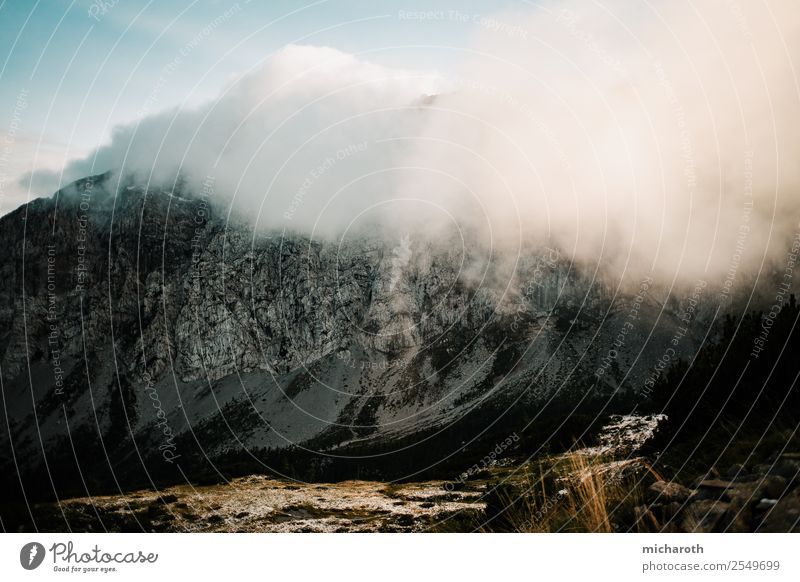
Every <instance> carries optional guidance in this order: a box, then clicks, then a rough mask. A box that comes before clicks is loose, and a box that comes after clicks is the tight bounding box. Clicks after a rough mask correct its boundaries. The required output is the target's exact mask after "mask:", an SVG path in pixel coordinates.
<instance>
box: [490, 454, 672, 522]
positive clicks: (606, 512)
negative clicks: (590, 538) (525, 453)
mask: <svg viewBox="0 0 800 582" xmlns="http://www.w3.org/2000/svg"><path fill="white" fill-rule="evenodd" d="M643 478H644V480H645V481H647V484H649V482H650V481H652V480H654V479H658V478H659V477H658V475H657V474H656V473H655V471H653V469H652V468H651V467H650V466H649V465H648V464H647V463H645V462H644V461H643V460H642V459H630V460H624V461H609V460H606V459H603V458H601V457H597V456H591V455H586V454H583V453H581V452H573V453H568V454H566V455H562V456H559V457H556V458H552V459H549V460H545V461H542V462H540V463H539V464H538V465H536V466H533V467H530V468H529V470H528V471H527V472H526V473H525V475H524V476H523V477H521V478H520V479H519V480H518V481H517V482H516V483H514V484H513V486H512V485H506V486H498V487H497V489H496V495H495V496H496V499H495V505H496V506H499V507H500V508H502V512H501V516H500V517H499V519H498V520H496V521H495V523H493V524H491V527H492V528H493V529H494V530H495V531H497V530H498V529H500V530H503V531H517V532H526V533H529V532H559V531H571V532H613V531H619V530H627V529H629V528H631V527H634V524H635V523H636V517H635V512H634V507H635V506H637V505H640V504H641V503H642V496H643V495H642V491H643V487H645V486H646V484H645V483H643Z"/></svg>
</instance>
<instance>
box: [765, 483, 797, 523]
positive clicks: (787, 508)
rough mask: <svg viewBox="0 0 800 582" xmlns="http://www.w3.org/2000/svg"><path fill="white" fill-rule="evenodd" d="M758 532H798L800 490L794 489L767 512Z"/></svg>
mask: <svg viewBox="0 0 800 582" xmlns="http://www.w3.org/2000/svg"><path fill="white" fill-rule="evenodd" d="M758 531H762V532H769V533H798V532H800V489H795V490H794V491H792V492H791V493H789V494H788V495H786V496H785V497H784V498H783V499H779V500H778V503H776V504H775V506H774V507H773V508H772V509H770V510H769V512H768V513H767V515H766V516H765V517H764V520H763V521H762V522H761V525H760V526H759V528H758Z"/></svg>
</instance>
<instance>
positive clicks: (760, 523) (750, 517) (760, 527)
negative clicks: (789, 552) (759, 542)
mask: <svg viewBox="0 0 800 582" xmlns="http://www.w3.org/2000/svg"><path fill="white" fill-rule="evenodd" d="M647 494H648V495H647V503H646V504H645V505H642V506H639V507H637V508H636V510H637V515H638V519H639V526H640V529H642V530H644V531H663V532H697V533H711V532H739V533H741V532H755V531H760V532H772V533H776V532H800V454H797V453H784V454H782V455H780V456H778V457H777V458H775V459H774V460H773V462H772V463H762V464H757V465H754V466H752V467H745V466H742V465H734V466H732V467H730V468H729V469H728V471H727V472H726V474H725V475H724V476H720V475H719V474H718V473H716V472H712V473H711V474H710V475H707V476H705V477H701V478H699V479H697V480H696V481H695V483H694V484H693V487H691V488H689V487H684V486H682V485H679V484H677V483H668V482H665V481H657V482H655V483H653V484H652V485H651V486H650V488H649V489H648V491H647Z"/></svg>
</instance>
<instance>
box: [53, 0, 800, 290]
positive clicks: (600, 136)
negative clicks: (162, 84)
mask: <svg viewBox="0 0 800 582" xmlns="http://www.w3.org/2000/svg"><path fill="white" fill-rule="evenodd" d="M799 11H800V9H798V8H797V7H796V6H795V5H794V3H792V2H790V1H774V2H767V3H765V4H763V5H755V4H754V3H749V2H747V3H745V2H741V3H737V2H736V1H735V0H733V1H719V2H705V3H702V5H697V4H696V3H688V2H652V3H650V4H642V5H635V6H632V5H631V4H630V3H628V2H621V1H616V0H615V1H610V2H604V3H603V4H599V3H596V4H593V5H587V3H583V2H581V3H578V2H559V3H548V4H545V5H542V6H538V7H535V8H530V9H528V10H525V11H517V12H510V13H505V14H498V15H495V16H493V17H491V18H482V19H480V22H479V24H480V26H479V33H478V34H477V35H476V37H475V39H474V43H473V45H472V46H471V47H470V49H469V50H465V51H463V53H462V59H461V63H460V66H459V67H458V69H457V70H456V71H454V72H452V73H450V74H448V76H447V78H442V77H440V76H439V75H437V74H434V73H430V72H425V71H424V70H422V69H424V66H423V67H419V66H414V65H418V63H411V64H410V66H409V69H408V70H395V69H388V68H385V67H381V66H378V65H375V64H372V63H370V62H368V60H367V59H364V58H360V57H356V56H353V55H348V54H345V53H342V52H339V51H336V50H334V49H331V48H320V47H310V46H288V47H286V48H285V49H283V50H282V51H280V52H279V53H277V54H276V55H274V56H273V57H271V58H270V59H269V60H268V61H267V62H266V63H265V65H264V66H263V68H262V69H260V70H259V71H257V72H256V73H253V74H251V75H247V76H244V77H242V78H239V79H237V80H235V81H233V82H232V83H231V84H230V85H229V86H228V87H226V88H224V90H223V91H222V93H221V94H220V96H219V98H218V99H216V100H214V101H213V102H212V103H209V104H207V105H205V106H203V107H200V108H197V109H193V110H171V111H164V112H161V113H158V114H156V115H152V116H149V117H146V118H144V119H142V120H141V121H140V122H139V123H137V124H134V125H129V126H124V127H119V128H117V129H116V130H115V131H114V134H113V136H112V139H111V142H110V143H109V144H108V145H105V146H102V147H100V148H98V150H97V151H96V152H94V153H93V154H92V155H90V156H88V157H87V158H86V159H83V160H80V161H78V162H74V163H72V164H71V165H70V166H69V167H68V168H67V170H66V177H67V178H70V179H73V178H78V177H80V176H82V175H86V174H89V173H92V172H98V171H105V170H107V169H116V170H119V172H120V174H121V175H126V174H134V175H135V176H136V177H137V179H138V180H140V181H147V182H150V183H154V184H157V185H158V186H159V187H161V186H165V187H171V185H172V184H174V183H175V181H176V179H177V176H178V175H179V174H180V175H181V176H182V178H183V179H184V180H185V181H186V184H187V185H188V187H189V188H190V189H193V190H195V191H200V189H201V187H202V184H203V182H204V181H206V180H207V179H208V177H212V178H213V182H214V188H215V191H216V192H217V193H218V202H219V203H220V204H221V205H223V206H225V207H230V208H231V209H232V210H233V211H234V212H235V213H238V214H241V215H243V216H247V217H249V219H251V220H252V221H253V223H254V225H255V226H256V227H257V228H259V229H264V230H272V229H279V230H280V229H284V228H288V229H290V230H297V231H300V232H304V233H312V234H314V235H315V236H349V235H351V234H353V233H356V232H360V230H361V229H367V228H372V229H375V228H380V229H381V231H384V232H385V231H387V230H389V229H394V230H397V231H398V232H405V231H407V230H409V229H410V228H415V229H416V230H418V231H422V232H424V233H427V234H429V235H431V236H437V235H439V234H442V233H444V232H448V233H450V232H452V231H453V230H454V229H460V231H461V233H462V234H463V235H465V236H469V237H475V239H476V241H477V242H478V243H479V244H484V245H492V246H493V247H497V248H498V249H501V250H504V251H507V252H512V251H518V250H519V248H520V247H525V246H527V245H532V244H540V243H546V244H551V245H555V246H558V247H560V248H561V249H562V250H563V251H564V253H565V254H566V255H567V256H571V257H572V258H574V259H577V260H581V261H586V262H597V261H599V262H601V263H602V264H604V265H605V266H607V267H609V268H613V269H614V272H615V273H618V274H619V273H622V272H626V273H628V274H630V275H636V276H638V275H640V274H641V273H643V272H655V273H657V274H659V275H661V276H663V277H665V278H667V279H669V278H670V277H672V276H676V275H677V276H679V277H680V278H681V279H686V280H688V279H692V278H698V277H706V278H707V277H724V276H725V274H726V273H727V272H729V271H730V269H731V266H732V265H738V264H739V262H741V264H742V265H746V266H747V268H750V269H753V268H756V267H758V265H760V262H761V259H762V257H763V256H765V254H766V256H767V257H768V258H770V257H779V256H780V253H781V252H784V250H785V248H786V244H787V242H788V240H789V239H790V238H791V237H792V236H793V234H794V232H795V231H797V230H798V218H799V217H800V212H798V210H799V209H798V205H799V204H800V196H798V186H800V165H799V164H798V163H797V160H798V153H799V151H798V150H799V149H800V148H798V146H799V145H800V116H798V115H797V111H798V110H799V109H798V105H800V97H799V95H800V91H798V80H797V78H796V76H795V64H794V62H793V60H792V57H793V55H797V54H800V34H799V31H798V28H799V24H798V23H800V18H798V16H800V14H798V12H799ZM421 70H422V71H421ZM434 95H435V97H434ZM442 236H443V235H442ZM737 268H738V267H737Z"/></svg>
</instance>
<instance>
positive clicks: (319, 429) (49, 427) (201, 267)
mask: <svg viewBox="0 0 800 582" xmlns="http://www.w3.org/2000/svg"><path fill="white" fill-rule="evenodd" d="M251 222H252V221H248V220H247V219H246V218H242V217H235V216H231V215H229V214H228V213H227V212H226V210H225V209H224V208H219V207H218V206H216V205H215V203H214V202H213V201H212V200H210V199H209V198H208V196H207V195H206V194H205V193H203V192H199V193H198V192H184V191H182V189H181V188H180V187H177V188H175V189H174V190H172V191H167V190H163V189H159V188H153V187H150V188H148V187H146V186H143V185H141V184H138V183H136V182H134V181H131V180H128V181H127V182H126V181H120V182H118V181H117V178H116V177H114V176H112V175H111V174H103V175H98V176H92V177H88V178H85V179H83V180H79V181H77V182H75V183H73V184H71V185H69V186H68V187H66V188H64V189H62V190H60V191H59V192H57V193H56V194H55V195H54V196H53V197H51V198H46V199H37V200H34V201H32V202H30V203H29V204H27V205H25V206H23V207H21V208H19V209H17V210H16V211H14V212H12V213H10V214H8V215H6V216H4V217H2V219H0V244H2V247H3V248H4V249H5V255H4V259H3V261H2V263H1V264H0V269H2V271H1V274H2V276H1V277H0V372H1V373H0V378H2V382H3V384H2V393H3V400H2V407H3V414H2V415H1V416H0V418H2V422H3V425H4V426H3V427H2V430H1V431H0V435H1V436H0V451H2V455H3V456H2V457H0V464H1V465H2V467H0V468H2V469H3V474H4V479H5V481H6V482H7V484H8V486H9V487H12V486H14V487H19V484H20V483H22V484H23V487H24V489H25V491H26V494H27V495H29V496H31V498H36V497H37V496H41V497H53V496H59V495H64V494H72V493H81V494H85V493H86V492H87V491H98V490H108V489H111V490H120V489H127V488H130V487H133V486H141V485H148V484H153V483H156V482H178V481H182V480H185V479H187V478H192V479H212V480H213V479H220V478H223V477H225V476H228V475H230V474H233V473H236V472H248V471H257V470H259V469H263V470H270V471H274V472H277V473H283V474H289V475H293V476H298V477H302V478H315V477H317V476H320V475H323V474H324V475H325V476H326V477H328V478H331V477H333V478H335V477H337V476H341V475H343V474H346V473H347V471H350V470H356V471H363V472H366V474H370V473H369V472H370V471H373V472H376V474H378V473H382V474H383V475H384V476H386V475H389V476H392V477H402V476H408V475H414V474H418V473H420V472H425V471H430V470H434V469H435V468H436V467H442V466H447V465H448V463H459V462H462V463H463V462H471V461H469V459H470V455H478V456H479V457H480V456H482V455H483V452H484V449H486V448H489V449H490V448H491V447H492V446H494V443H495V442H497V441H498V440H501V439H503V438H505V437H507V436H508V435H509V434H512V433H514V432H520V433H522V432H526V433H529V434H530V438H528V439H526V442H527V443H528V444H527V447H528V448H529V450H528V451H526V453H527V452H532V450H533V449H534V448H536V449H539V448H546V447H548V446H549V444H550V443H549V441H550V440H552V439H558V438H560V436H559V435H561V436H563V438H564V439H571V438H576V437H580V436H581V435H582V434H583V433H582V431H585V430H586V428H587V427H588V426H589V425H591V424H592V423H593V422H596V420H597V418H599V414H601V413H603V412H609V411H612V410H614V409H617V408H630V406H633V405H635V404H636V403H637V402H640V401H641V400H643V399H646V398H647V396H648V390H647V389H646V388H647V386H648V378H652V376H653V374H654V370H658V367H657V363H658V361H659V358H663V356H664V354H665V353H668V350H669V349H670V347H671V346H674V349H675V351H674V352H672V354H673V355H672V356H671V357H672V358H673V359H675V360H677V359H678V358H680V357H681V356H685V355H689V354H692V353H694V351H695V350H696V349H697V347H698V346H699V343H700V341H701V340H702V338H703V336H704V334H705V333H706V330H704V329H703V328H704V325H700V323H699V322H700V321H703V320H706V321H707V320H709V319H710V318H711V316H712V315H713V312H714V309H713V305H712V302H711V301H710V299H708V298H706V297H703V298H701V299H700V300H699V301H698V300H697V298H695V299H692V295H691V293H685V294H683V293H681V294H679V293H674V292H673V293H669V292H668V291H669V289H668V288H666V287H662V286H659V285H658V284H657V283H655V282H654V281H652V280H651V279H649V278H645V279H643V280H642V281H641V282H640V284H638V285H633V286H630V285H628V286H626V287H624V288H618V285H617V283H615V282H614V281H611V280H606V279H604V278H603V276H602V274H601V273H599V272H598V270H597V268H596V266H591V265H578V264H575V263H571V262H570V261H568V260H567V259H566V258H565V257H564V255H563V253H561V252H559V251H558V250H557V249H553V248H549V247H547V245H546V244H542V245H531V246H529V247H527V248H524V249H522V251H521V252H519V253H518V255H517V256H514V257H511V258H509V257H508V256H501V255H499V254H498V252H497V251H496V250H492V249H485V248H481V246H480V245H469V244H463V243H462V240H461V239H460V238H459V236H458V233H440V234H437V235H436V236H433V235H428V236H426V235H424V234H422V235H421V234H419V233H400V234H398V236H394V235H389V234H378V233H372V234H370V233H362V234H359V235H357V236H349V237H343V238H342V239H340V240H327V239H326V240H317V239H312V238H309V237H308V236H307V235H301V234H296V233H286V232H260V231H255V230H254V229H253V227H252V224H251ZM688 313H691V321H692V322H691V324H687V320H686V317H687V314H688ZM681 330H683V331H681ZM675 337H680V341H679V342H678V345H676V344H675V343H674V339H675ZM581 423H583V424H581ZM537 430H538V432H537ZM532 431H533V432H532ZM457 453H458V454H457ZM292 459H301V462H300V465H299V466H298V464H297V463H292ZM354 459H355V460H354ZM339 472H343V473H341V475H340V473H339ZM361 474H362V475H363V474H364V473H361Z"/></svg>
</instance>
